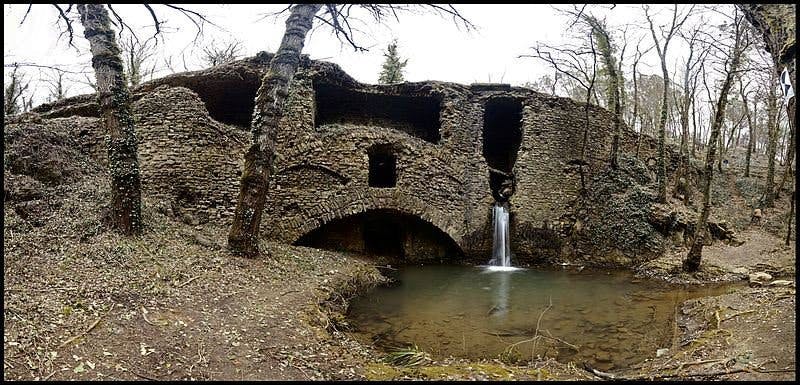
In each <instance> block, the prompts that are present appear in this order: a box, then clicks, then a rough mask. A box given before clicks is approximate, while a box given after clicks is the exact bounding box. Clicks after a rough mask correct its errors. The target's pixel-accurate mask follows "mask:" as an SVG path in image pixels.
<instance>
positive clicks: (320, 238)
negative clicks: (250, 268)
mask: <svg viewBox="0 0 800 385" xmlns="http://www.w3.org/2000/svg"><path fill="white" fill-rule="evenodd" d="M293 244H294V245H297V246H307V247H314V248H320V249H326V250H334V251H347V252H354V253H358V254H364V255H369V256H377V257H379V258H380V259H382V260H383V259H385V258H388V260H386V261H395V262H398V263H420V262H425V263H432V262H433V263H435V262H439V263H446V262H452V261H454V260H458V259H462V258H463V257H464V251H463V250H462V248H461V246H460V245H459V244H458V243H456V241H455V240H454V239H453V238H452V237H451V236H450V235H449V234H447V233H445V232H444V231H443V230H442V229H441V228H439V227H438V226H436V225H434V224H432V223H431V222H429V221H427V220H425V219H422V218H421V217H420V216H417V215H414V214H410V213H408V212H407V211H403V210H397V209H386V208H383V209H367V210H363V211H361V212H358V213H355V214H348V215H345V216H342V217H340V218H332V219H330V220H328V221H327V222H326V223H325V224H322V225H321V226H319V227H316V228H314V229H313V230H311V231H309V232H307V233H305V234H304V235H302V236H301V237H300V238H298V239H297V240H296V241H294V242H293Z"/></svg>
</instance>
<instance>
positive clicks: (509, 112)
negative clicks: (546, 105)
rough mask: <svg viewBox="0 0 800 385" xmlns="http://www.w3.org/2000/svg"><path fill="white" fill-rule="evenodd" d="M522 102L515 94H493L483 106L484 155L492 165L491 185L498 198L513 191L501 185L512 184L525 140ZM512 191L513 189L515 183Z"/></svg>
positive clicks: (490, 173) (501, 198)
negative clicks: (515, 167) (513, 171)
mask: <svg viewBox="0 0 800 385" xmlns="http://www.w3.org/2000/svg"><path fill="white" fill-rule="evenodd" d="M521 127H522V103H520V101H519V100H517V99H512V98H493V99H489V100H488V101H487V102H486V105H485V107H484V110H483V157H484V158H485V159H486V163H487V164H488V165H489V167H490V168H492V169H493V170H490V172H489V187H490V188H491V190H492V195H493V196H494V197H495V199H496V200H498V201H503V200H505V199H507V198H508V196H509V195H510V194H508V193H507V194H506V195H505V196H503V194H501V193H500V191H501V189H503V188H508V185H509V183H511V184H512V185H513V177H512V176H511V171H512V169H513V168H514V162H516V161H517V151H518V150H519V145H520V143H521V142H522V128H521ZM511 188H512V193H513V186H512V187H511Z"/></svg>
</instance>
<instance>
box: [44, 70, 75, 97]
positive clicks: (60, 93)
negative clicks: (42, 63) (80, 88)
mask: <svg viewBox="0 0 800 385" xmlns="http://www.w3.org/2000/svg"><path fill="white" fill-rule="evenodd" d="M66 76H67V74H66V73H65V72H63V71H52V72H50V73H49V75H48V77H47V79H45V83H47V91H48V95H47V101H48V102H54V101H58V100H61V99H64V98H65V97H66V96H67V91H68V90H69V88H70V87H69V85H68V84H67V82H66V81H67V80H68V79H66V78H65V77H66Z"/></svg>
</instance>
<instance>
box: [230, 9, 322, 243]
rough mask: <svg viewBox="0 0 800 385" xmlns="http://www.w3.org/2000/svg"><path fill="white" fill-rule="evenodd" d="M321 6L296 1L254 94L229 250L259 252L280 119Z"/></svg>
mask: <svg viewBox="0 0 800 385" xmlns="http://www.w3.org/2000/svg"><path fill="white" fill-rule="evenodd" d="M320 8H322V4H298V5H295V6H293V7H292V9H291V14H290V15H289V18H288V19H287V20H286V31H285V32H284V35H283V40H282V41H281V45H280V47H279V48H278V52H276V53H275V56H274V57H273V58H272V61H270V63H269V69H268V70H267V73H266V74H265V75H264V77H263V78H262V79H261V86H260V87H259V88H258V92H257V93H256V102H255V110H254V111H253V122H252V131H253V143H252V145H251V146H250V148H249V149H248V150H247V153H246V154H245V156H244V169H243V170H242V179H241V182H240V190H239V198H238V200H237V202H236V211H235V213H234V217H233V224H232V225H231V230H230V233H229V234H228V249H229V250H230V251H231V253H233V254H235V255H241V256H247V257H256V256H258V255H259V250H258V232H259V227H260V225H261V214H262V212H263V211H264V203H265V202H266V199H267V189H268V188H269V186H268V180H269V175H270V172H271V170H272V164H273V162H274V158H275V140H276V138H277V134H278V124H279V122H280V118H281V117H282V116H283V109H284V104H285V103H286V98H287V96H288V94H289V83H291V81H292V78H294V74H295V73H296V72H297V67H298V66H299V65H300V53H301V52H302V51H303V45H304V43H305V39H306V34H307V33H308V31H309V30H310V29H311V26H312V24H313V21H314V15H315V14H316V13H317V11H319V10H320Z"/></svg>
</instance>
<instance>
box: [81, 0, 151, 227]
mask: <svg viewBox="0 0 800 385" xmlns="http://www.w3.org/2000/svg"><path fill="white" fill-rule="evenodd" d="M77 9H78V13H79V14H80V15H81V24H83V28H84V33H83V34H84V36H85V37H86V40H88V41H89V47H90V49H91V52H92V67H94V71H95V77H96V78H97V82H96V87H97V96H98V104H99V105H100V115H101V116H102V118H103V123H104V124H105V126H106V132H107V134H108V135H107V136H106V140H107V145H108V166H109V170H110V172H111V221H112V226H114V227H115V228H116V229H118V230H119V231H120V232H122V233H123V234H126V235H131V234H137V233H140V232H141V231H142V214H141V209H142V203H141V180H140V177H139V161H138V159H137V152H136V134H135V132H134V127H133V116H132V115H131V102H130V92H129V91H128V85H127V83H126V81H125V75H124V73H123V68H124V67H123V64H122V58H121V57H120V49H119V47H118V46H117V42H116V40H115V38H114V31H113V30H112V29H111V27H110V19H109V17H108V11H107V10H106V8H105V6H104V5H99V4H79V5H78V6H77Z"/></svg>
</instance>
